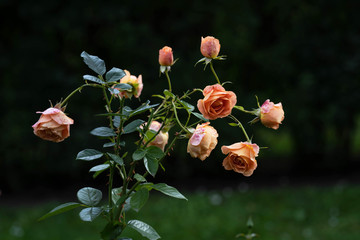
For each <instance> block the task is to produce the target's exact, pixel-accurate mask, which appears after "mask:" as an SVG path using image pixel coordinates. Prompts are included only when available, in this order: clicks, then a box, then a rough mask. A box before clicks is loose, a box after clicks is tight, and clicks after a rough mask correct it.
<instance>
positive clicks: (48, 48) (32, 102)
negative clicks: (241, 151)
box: [0, 0, 360, 194]
mask: <svg viewBox="0 0 360 240" xmlns="http://www.w3.org/2000/svg"><path fill="white" fill-rule="evenodd" d="M0 9H1V12H2V14H1V16H0V19H1V31H0V70H1V71H0V86H1V87H0V98H1V101H0V106H1V118H0V121H1V124H0V129H1V130H0V133H1V134H0V170H1V172H0V189H1V190H2V192H3V194H4V193H15V192H19V191H26V190H30V191H32V190H34V191H35V190H37V189H48V188H52V189H54V188H55V189H60V188H67V187H69V186H74V185H77V184H78V185H79V186H82V184H85V183H89V184H92V185H96V184H103V183H104V182H106V179H105V178H100V179H99V180H92V177H91V174H89V173H88V170H89V168H90V167H91V166H93V165H94V164H92V163H84V162H80V161H76V160H75V156H76V154H77V153H78V152H79V151H80V150H82V149H85V148H95V149H99V150H101V148H102V147H101V146H102V143H103V141H101V140H98V139H96V138H95V137H93V136H90V134H89V131H91V130H92V129H93V128H95V127H98V126H100V125H101V124H104V122H105V120H104V119H101V118H100V117H94V115H95V114H97V113H102V112H103V109H102V107H103V102H102V97H101V94H100V93H99V92H98V91H97V90H96V89H84V90H83V91H82V93H81V94H77V95H76V96H75V97H73V98H72V99H71V101H70V103H69V104H68V107H67V110H66V112H67V113H68V114H69V116H70V117H71V118H73V119H74V120H75V124H74V125H73V126H72V128H71V137H70V138H68V139H66V140H65V141H64V142H62V143H59V144H56V143H52V142H46V141H43V140H41V139H39V138H37V137H36V136H34V135H33V133H32V128H31V125H32V124H34V123H35V122H36V121H37V120H38V118H39V115H38V114H35V112H36V111H42V110H44V109H46V108H48V107H49V101H48V100H51V101H52V102H53V103H56V102H57V101H59V100H60V99H61V98H64V97H66V96H67V94H69V93H70V92H71V91H72V90H73V89H75V88H77V87H78V86H80V85H81V84H82V82H83V80H82V75H85V74H92V72H91V70H90V69H88V68H87V66H86V65H85V64H84V63H83V61H82V58H81V57H80V53H81V52H82V51H83V50H85V51H87V52H88V53H90V54H92V55H97V56H99V57H100V58H102V59H104V60H105V62H106V66H107V69H108V70H109V69H111V68H112V67H119V68H122V69H127V70H129V71H130V72H131V73H132V74H133V75H139V74H142V75H143V81H144V91H143V93H142V96H141V98H142V101H144V100H145V99H148V98H150V100H151V101H152V102H153V103H156V102H158V101H159V100H158V99H156V98H152V97H151V95H152V94H154V93H161V92H162V90H163V89H164V88H167V82H166V79H165V78H164V77H160V78H159V66H158V62H157V58H158V50H159V49H160V48H162V47H163V46H164V45H168V46H171V47H172V48H173V51H174V56H175V58H179V61H178V62H177V63H176V65H175V66H174V67H173V68H172V71H171V77H172V82H173V88H174V89H175V92H176V93H178V94H181V93H182V92H183V91H186V90H187V89H192V88H196V87H197V88H203V87H205V86H206V85H209V84H214V83H215V80H214V78H213V76H212V75H211V72H210V70H209V69H206V71H205V72H204V71H203V66H200V65H199V66H196V67H194V64H195V62H196V61H197V60H199V59H200V58H201V57H202V56H201V54H200V51H199V47H200V38H201V36H208V35H211V36H215V37H216V38H218V39H219V40H220V43H221V51H220V54H223V55H227V56H228V58H227V60H226V61H222V62H216V63H215V69H216V70H217V72H218V75H219V76H220V79H221V80H222V81H231V82H232V83H233V84H232V85H227V88H228V89H231V90H232V91H234V92H235V93H236V94H237V97H238V105H242V106H244V107H245V108H246V109H251V108H253V107H256V99H255V95H257V96H258V97H259V99H260V102H261V103H262V102H263V101H265V100H266V99H267V98H270V99H271V100H272V101H274V102H275V103H277V102H282V104H283V107H284V110H285V120H284V122H283V124H282V125H281V127H280V128H279V129H278V130H277V131H274V130H272V129H268V128H265V127H263V126H262V125H261V124H256V125H254V126H250V125H246V129H247V131H248V133H249V134H250V135H252V136H253V141H254V142H256V143H257V144H258V145H260V146H266V147H269V148H267V149H263V150H261V152H260V156H259V157H258V169H257V170H256V171H255V173H254V175H253V176H252V177H251V178H245V177H242V176H241V175H239V174H236V173H233V172H230V171H225V170H224V169H223V167H222V164H221V163H222V159H223V158H224V155H222V154H221V151H220V147H221V146H222V145H229V144H232V143H234V142H238V141H243V140H244V137H243V135H242V132H241V130H240V129H236V130H235V128H232V127H230V126H228V125H227V123H226V122H227V120H226V119H222V120H219V121H215V122H214V123H213V124H214V126H215V127H216V128H217V129H218V131H219V134H220V137H219V144H218V146H217V148H216V149H215V150H214V152H213V153H212V155H211V157H210V158H208V159H207V160H206V161H205V162H201V161H200V160H198V159H192V158H191V157H190V156H189V155H188V154H187V153H186V144H187V142H186V141H183V142H181V143H178V144H177V146H176V148H175V152H174V153H173V154H172V157H170V158H168V160H167V161H166V162H165V164H164V165H165V168H166V176H165V175H164V173H159V175H160V177H161V178H164V179H165V181H170V182H180V181H181V182H187V183H191V181H192V179H197V180H199V181H207V182H210V181H212V182H215V181H216V182H220V183H221V180H224V181H234V182H237V183H239V182H242V181H248V182H251V181H259V182H261V181H262V182H267V183H269V182H272V183H273V184H278V183H280V181H278V180H276V179H283V180H284V179H285V180H284V181H285V182H286V181H296V180H297V179H300V180H304V179H317V180H319V181H321V180H322V179H325V180H326V181H327V180H329V179H330V180H331V179H340V178H350V179H353V180H358V178H357V176H358V175H359V173H360V171H359V167H360V109H359V104H358V103H359V102H360V94H359V90H360V84H359V82H360V32H359V29H360V15H359V13H358V10H359V9H360V2H359V1H356V0H353V1H336V0H327V1H325V0H323V1H303V0H301V1H300V0H295V1H285V0H269V1H251V0H241V1H220V0H218V1H200V0H191V1H187V0H182V1H142V0H139V1H126V2H123V1H106V2H105V1H104V2H100V1H43V2H42V1H16V0H11V1H10V0H2V1H0ZM200 97H201V95H200V93H199V94H198V95H196V94H195V95H194V97H193V99H191V100H190V102H191V103H193V104H195V103H196V100H197V99H198V98H200ZM134 101H135V103H133V104H134V105H137V104H139V103H137V102H136V100H134ZM234 113H235V115H236V116H238V117H239V119H241V120H242V121H243V123H246V122H248V121H250V120H251V117H250V116H248V115H243V114H242V113H241V112H234ZM325 180H324V181H325Z"/></svg>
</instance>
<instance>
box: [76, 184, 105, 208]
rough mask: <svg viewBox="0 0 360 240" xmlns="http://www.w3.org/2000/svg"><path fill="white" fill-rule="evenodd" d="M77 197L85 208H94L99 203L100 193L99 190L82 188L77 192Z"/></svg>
mask: <svg viewBox="0 0 360 240" xmlns="http://www.w3.org/2000/svg"><path fill="white" fill-rule="evenodd" d="M77 197H78V199H79V201H80V202H82V203H83V204H86V205H87V206H91V207H93V206H96V205H98V204H99V203H100V201H101V198H102V193H101V191H100V190H98V189H95V188H92V187H84V188H82V189H80V190H79V191H78V192H77Z"/></svg>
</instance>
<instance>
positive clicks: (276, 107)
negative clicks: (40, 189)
mask: <svg viewBox="0 0 360 240" xmlns="http://www.w3.org/2000/svg"><path fill="white" fill-rule="evenodd" d="M200 52H201V54H202V55H203V57H204V58H202V59H200V60H199V61H198V63H201V62H203V63H204V64H205V68H206V66H208V65H209V66H210V69H211V71H212V73H213V75H214V77H215V80H216V84H209V85H207V86H205V87H204V88H203V90H201V89H198V88H196V89H194V90H192V91H190V90H189V91H186V92H185V93H184V94H183V95H182V96H178V95H176V94H175V93H173V91H172V88H171V80H170V76H169V72H170V70H171V67H173V66H174V64H175V62H176V60H174V56H173V50H172V48H171V47H168V46H165V47H163V48H162V49H160V50H159V59H158V61H159V65H160V73H162V74H164V75H165V76H166V79H167V82H168V89H165V90H164V91H163V94H158V95H153V96H154V97H158V98H160V99H161V101H160V103H157V104H152V105H151V104H150V101H149V100H148V101H146V102H144V103H142V104H141V105H140V106H139V107H137V108H136V109H132V108H130V107H129V106H127V105H126V101H130V100H131V99H132V97H133V96H134V97H135V98H138V99H139V97H140V95H141V93H142V91H143V87H144V85H143V81H142V75H139V76H138V77H136V76H134V75H131V74H130V72H129V71H128V70H121V69H119V68H116V67H114V68H112V69H111V70H109V71H106V67H105V62H104V61H103V60H102V59H100V58H99V57H97V56H93V55H90V54H88V53H86V52H83V53H82V54H81V57H83V59H84V62H85V63H86V64H87V65H88V66H89V68H90V69H91V70H93V71H94V72H95V73H97V75H95V76H93V75H84V76H83V79H84V81H85V84H83V85H81V86H80V87H79V88H77V89H75V90H74V91H73V92H72V93H70V94H69V96H68V97H66V98H65V99H64V100H63V101H62V102H60V103H58V104H57V105H56V106H54V107H50V108H49V109H47V110H45V111H44V112H39V113H42V115H41V117H40V119H39V120H38V121H37V122H36V123H35V124H34V125H33V126H32V127H33V130H34V133H35V135H37V136H39V137H40V138H42V139H44V140H48V141H53V142H61V141H63V140H64V139H65V138H67V137H69V136H70V125H71V124H73V123H74V121H73V120H72V119H71V118H69V117H67V116H66V114H65V113H64V110H65V108H64V106H65V104H67V102H68V100H69V99H70V98H71V97H72V96H73V95H74V94H75V93H77V92H79V91H80V90H82V89H83V88H84V87H94V88H99V89H101V90H102V94H103V98H104V100H105V110H106V113H104V114H102V115H103V116H104V117H106V118H107V119H108V121H109V124H108V126H101V127H97V128H95V129H93V130H92V131H91V132H90V133H91V134H92V135H94V136H98V137H100V138H101V139H102V140H106V141H107V142H105V143H104V144H103V148H104V149H105V150H103V151H99V150H96V149H84V150H82V151H80V152H79V153H78V155H77V157H76V159H78V160H84V161H94V160H98V159H102V163H101V164H98V165H96V166H94V167H93V168H91V169H90V172H94V177H96V176H98V175H99V174H101V173H103V172H108V177H109V181H108V184H107V186H108V196H109V197H108V202H107V204H106V205H105V206H103V207H99V206H98V204H100V201H101V199H102V196H103V195H102V193H101V191H100V190H98V189H94V188H91V187H85V188H82V189H80V190H79V192H78V194H77V196H78V200H79V201H80V203H74V202H71V203H66V204H63V205H60V206H58V207H57V208H55V209H53V210H52V211H51V212H50V213H49V214H47V215H45V216H44V217H43V218H46V217H48V216H52V215H56V214H59V213H62V212H64V211H67V210H70V209H73V208H76V207H85V208H84V209H83V210H82V211H81V212H80V218H81V219H82V220H83V221H92V220H93V219H95V218H96V217H98V216H100V215H103V216H104V217H105V219H107V220H108V222H109V223H108V224H107V225H106V226H105V228H104V230H103V231H102V232H101V237H102V239H118V238H117V237H118V236H120V235H121V234H122V232H123V229H124V228H125V227H127V226H130V227H131V228H133V229H135V230H137V231H138V232H140V233H141V234H143V236H145V237H148V238H149V239H158V238H159V235H158V234H157V233H156V231H155V230H154V229H153V228H152V227H151V226H149V225H148V224H146V223H144V222H142V221H139V220H129V221H126V215H125V212H126V211H128V210H129V209H133V210H135V211H139V210H140V208H141V207H142V206H143V205H144V204H145V202H146V200H147V199H148V195H149V192H150V191H151V190H156V191H160V192H162V193H164V194H166V195H168V196H171V197H175V198H179V199H186V198H185V197H184V196H183V195H182V194H181V193H180V192H178V191H177V190H176V189H175V188H174V187H171V186H168V185H166V184H165V183H158V184H154V183H152V182H149V179H147V177H148V175H151V176H152V177H155V175H156V173H157V172H158V170H159V169H160V168H159V166H160V167H161V168H162V169H164V166H163V165H162V161H163V159H164V158H165V157H166V156H167V155H169V152H170V151H171V150H172V148H173V146H174V144H175V142H176V141H177V140H179V139H184V138H185V139H188V144H187V152H188V153H189V154H190V156H191V157H193V158H199V159H200V160H201V161H204V160H205V159H206V158H208V157H210V155H211V152H212V151H213V150H215V149H216V146H217V144H218V141H219V140H221V135H220V134H219V132H218V131H217V130H216V129H215V128H214V127H213V126H211V121H214V120H217V119H219V118H221V119H224V118H226V120H229V122H228V124H229V125H230V126H233V127H238V128H240V131H241V132H242V133H243V134H244V138H245V139H244V140H242V139H239V140H238V142H236V143H233V144H231V145H229V146H225V145H223V146H222V147H221V151H222V153H223V154H225V155H226V156H225V158H224V159H223V161H222V166H223V167H224V168H225V170H232V171H234V172H236V173H240V174H242V175H244V176H247V177H248V176H251V175H252V174H253V172H254V170H255V169H256V168H257V160H256V157H257V156H258V154H259V150H260V147H259V146H258V145H257V144H256V143H253V142H252V140H251V139H250V138H249V137H248V135H247V133H246V130H245V128H244V126H243V125H242V123H241V122H240V121H239V120H238V119H237V118H236V117H235V116H234V113H233V110H234V109H236V110H239V111H241V112H243V113H246V114H251V115H254V116H255V119H254V120H252V121H251V123H255V122H257V121H261V123H262V124H263V125H264V126H266V127H268V128H272V129H278V128H279V125H280V124H281V123H282V121H283V120H284V111H283V108H282V104H281V103H277V104H274V103H273V102H271V101H270V100H269V99H267V100H266V101H265V102H264V103H263V104H262V105H261V107H260V105H259V103H258V108H255V109H253V110H251V111H249V110H245V109H244V107H242V106H239V105H236V104H237V97H236V94H235V93H234V92H233V91H227V90H226V89H225V88H224V84H222V83H221V81H220V78H219V77H218V75H217V74H216V72H215V69H214V66H213V62H214V61H217V60H225V56H219V52H220V42H219V40H218V39H216V38H214V37H211V36H208V37H205V38H201V44H200ZM198 91H201V92H202V95H203V96H202V97H200V98H198V99H197V109H198V111H199V112H196V110H195V106H193V105H192V104H191V103H188V102H186V101H185V100H186V99H188V98H192V97H193V96H194V95H193V94H195V93H196V92H198ZM178 111H184V113H187V117H186V118H184V119H182V118H179V114H178ZM144 115H146V116H144ZM141 116H142V117H141ZM180 116H181V115H180ZM194 119H195V121H194ZM194 128H195V129H194ZM172 129H174V131H173V132H172V131H171V130H172ZM134 132H135V133H136V134H137V135H136V136H137V138H138V139H137V140H136V142H135V146H136V149H135V151H132V150H131V151H132V152H129V150H127V146H128V144H127V142H128V141H130V140H129V139H131V138H127V137H126V135H127V134H132V133H134ZM169 140H170V141H169ZM108 149H112V150H108ZM139 165H143V167H142V168H141V167H139ZM116 173H118V174H119V175H120V177H121V179H122V183H121V185H120V186H118V187H115V186H114V185H115V184H116V183H115V182H114V175H115V174H116Z"/></svg>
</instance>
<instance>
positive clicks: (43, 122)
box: [32, 108, 74, 142]
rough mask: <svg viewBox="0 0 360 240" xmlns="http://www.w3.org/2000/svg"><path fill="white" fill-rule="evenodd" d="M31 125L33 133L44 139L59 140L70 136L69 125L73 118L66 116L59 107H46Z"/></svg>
mask: <svg viewBox="0 0 360 240" xmlns="http://www.w3.org/2000/svg"><path fill="white" fill-rule="evenodd" d="M36 113H42V114H41V116H40V119H39V120H38V121H37V122H36V123H35V124H34V125H33V126H32V128H33V129H34V134H35V135H36V136H38V137H40V138H42V139H44V140H48V141H52V142H61V141H63V140H64V139H65V138H67V137H69V136H70V125H71V124H74V120H72V119H71V118H69V117H67V116H66V115H65V113H63V112H62V111H61V110H60V109H57V108H48V109H46V110H45V111H44V112H36Z"/></svg>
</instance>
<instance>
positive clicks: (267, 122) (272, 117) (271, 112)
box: [260, 99, 285, 130]
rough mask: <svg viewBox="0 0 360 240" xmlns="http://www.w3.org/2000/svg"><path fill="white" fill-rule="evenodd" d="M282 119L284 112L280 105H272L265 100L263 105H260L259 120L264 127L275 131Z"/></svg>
mask: <svg viewBox="0 0 360 240" xmlns="http://www.w3.org/2000/svg"><path fill="white" fill-rule="evenodd" d="M284 118H285V116H284V110H283V107H282V105H281V103H277V104H274V103H273V102H270V100H269V99H267V100H266V101H265V102H264V103H263V105H261V108H260V120H261V123H262V124H263V125H264V126H266V127H268V128H272V129H275V130H276V129H278V128H279V124H281V122H282V120H284Z"/></svg>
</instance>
